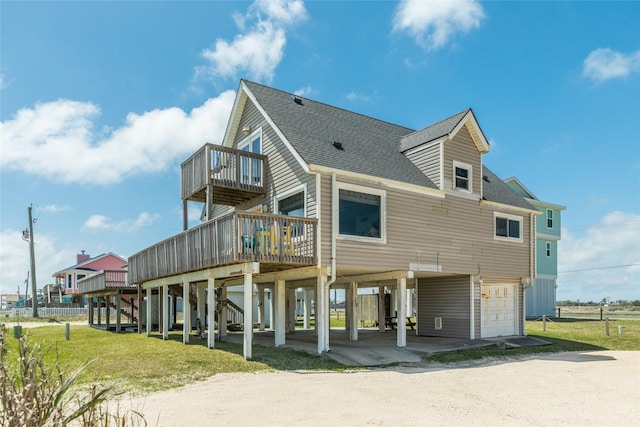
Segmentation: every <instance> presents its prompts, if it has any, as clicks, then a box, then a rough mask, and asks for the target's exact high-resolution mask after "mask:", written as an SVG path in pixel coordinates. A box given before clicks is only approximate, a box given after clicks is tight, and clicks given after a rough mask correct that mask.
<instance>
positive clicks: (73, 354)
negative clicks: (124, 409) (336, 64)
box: [5, 325, 345, 393]
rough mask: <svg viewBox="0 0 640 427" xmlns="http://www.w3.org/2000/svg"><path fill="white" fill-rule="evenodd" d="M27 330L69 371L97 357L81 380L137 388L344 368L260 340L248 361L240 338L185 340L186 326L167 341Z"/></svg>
mask: <svg viewBox="0 0 640 427" xmlns="http://www.w3.org/2000/svg"><path fill="white" fill-rule="evenodd" d="M23 334H25V335H27V336H28V340H29V341H30V342H32V343H36V342H37V343H40V344H41V345H42V346H43V347H44V348H47V347H48V348H49V349H50V351H49V352H48V353H47V356H46V357H47V358H50V361H53V359H55V357H56V354H57V357H58V364H59V366H60V367H61V369H63V370H64V371H66V372H71V371H73V370H74V369H76V368H78V367H79V366H82V365H83V364H85V363H86V362H87V361H89V360H93V359H97V360H96V361H95V362H94V363H92V364H91V365H90V366H89V367H88V368H87V369H85V371H84V372H83V373H82V375H81V376H80V378H79V381H80V382H81V383H91V382H94V381H98V380H99V381H100V382H102V383H117V387H118V389H119V390H120V391H128V392H132V393H138V392H142V393H147V392H153V391H159V390H167V389H172V388H175V387H178V386H181V385H184V384H187V383H192V382H195V381H199V380H204V379H206V378H209V377H211V376H212V375H215V374H220V373H229V372H260V371H270V370H297V369H307V370H327V369H331V370H339V369H344V368H345V367H344V366H343V365H341V364H339V363H337V362H334V361H331V360H328V359H324V358H319V357H316V356H314V355H311V354H307V353H303V352H298V351H293V350H290V349H275V348H267V347H261V346H257V345H256V346H254V348H253V356H254V360H253V361H246V360H244V358H243V357H242V346H241V345H239V344H232V343H224V342H216V348H215V349H214V350H211V349H208V348H207V347H206V341H205V340H204V339H196V338H194V337H192V338H191V341H192V342H191V343H190V344H189V345H186V346H185V345H184V344H183V343H182V333H181V331H172V332H170V334H169V340H168V341H163V340H162V339H161V337H160V336H159V335H152V336H151V337H147V336H146V335H144V334H137V333H123V334H115V333H107V332H104V331H101V330H97V329H93V328H90V327H88V326H80V325H72V326H71V334H70V336H71V339H70V340H69V341H66V340H65V332H64V328H61V327H59V326H58V327H48V326H44V327H39V328H29V329H23ZM6 341H7V346H6V347H5V348H6V351H7V352H8V353H9V354H8V356H9V357H7V359H13V357H12V355H11V352H17V351H18V346H17V340H16V339H15V338H13V335H12V334H11V333H7V338H6Z"/></svg>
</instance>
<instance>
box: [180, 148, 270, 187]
mask: <svg viewBox="0 0 640 427" xmlns="http://www.w3.org/2000/svg"><path fill="white" fill-rule="evenodd" d="M266 182H267V156H264V155H262V154H256V153H250V152H248V151H243V150H238V149H234V148H228V147H222V146H220V145H214V144H205V145H204V146H203V147H202V148H200V150H198V151H197V152H195V153H194V154H193V155H192V156H191V157H189V158H188V159H187V160H186V161H185V162H183V163H182V199H183V200H185V199H189V198H191V197H192V196H193V195H195V194H197V193H199V192H201V191H202V190H203V189H204V188H205V187H206V186H207V185H208V184H213V185H214V186H216V187H218V188H227V189H232V190H238V191H241V192H253V193H264V192H265V187H266Z"/></svg>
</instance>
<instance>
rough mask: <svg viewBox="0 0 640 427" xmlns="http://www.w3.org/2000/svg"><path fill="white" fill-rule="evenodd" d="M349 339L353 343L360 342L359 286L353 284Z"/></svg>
mask: <svg viewBox="0 0 640 427" xmlns="http://www.w3.org/2000/svg"><path fill="white" fill-rule="evenodd" d="M347 291H348V294H349V307H348V308H347V309H348V310H349V313H350V314H349V316H347V319H349V339H350V340H351V341H358V284H357V283H356V282H351V283H350V286H349V289H348V290H347Z"/></svg>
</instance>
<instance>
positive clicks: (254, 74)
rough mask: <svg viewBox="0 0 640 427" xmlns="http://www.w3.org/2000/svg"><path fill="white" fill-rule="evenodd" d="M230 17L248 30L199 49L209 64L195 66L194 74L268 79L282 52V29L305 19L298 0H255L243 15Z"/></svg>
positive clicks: (302, 5)
mask: <svg viewBox="0 0 640 427" xmlns="http://www.w3.org/2000/svg"><path fill="white" fill-rule="evenodd" d="M233 18H234V21H235V23H236V25H237V26H238V28H239V30H241V31H245V29H246V28H247V26H248V27H249V29H248V31H247V32H246V33H243V34H238V35H236V36H235V38H234V39H233V41H231V42H228V41H226V40H223V39H218V40H216V42H215V45H214V47H213V49H205V50H204V51H202V57H203V58H205V59H206V60H208V61H209V65H207V66H204V67H197V68H196V76H208V77H212V78H216V77H222V78H237V76H238V75H239V74H247V75H248V77H249V78H251V79H256V80H266V81H267V82H269V81H271V80H272V79H273V75H274V72H275V69H276V67H277V66H278V64H279V63H280V61H281V60H282V57H283V55H284V47H285V45H286V43H287V37H286V33H285V30H286V29H287V27H289V26H291V25H293V24H295V23H298V22H301V21H304V20H306V19H307V11H306V9H305V7H304V3H303V2H302V1H300V0H295V1H286V0H257V1H255V2H254V3H253V4H252V5H251V6H249V9H248V12H247V13H246V14H245V15H240V14H235V15H234V17H233ZM248 23H249V24H248Z"/></svg>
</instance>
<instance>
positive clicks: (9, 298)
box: [0, 294, 22, 310]
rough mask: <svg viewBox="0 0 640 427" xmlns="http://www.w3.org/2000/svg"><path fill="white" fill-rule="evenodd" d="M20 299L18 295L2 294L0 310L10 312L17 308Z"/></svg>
mask: <svg viewBox="0 0 640 427" xmlns="http://www.w3.org/2000/svg"><path fill="white" fill-rule="evenodd" d="M21 298H22V296H21V295H19V294H2V295H1V296H0V309H1V310H11V309H12V308H14V307H17V304H18V302H19V301H20V300H21Z"/></svg>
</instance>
